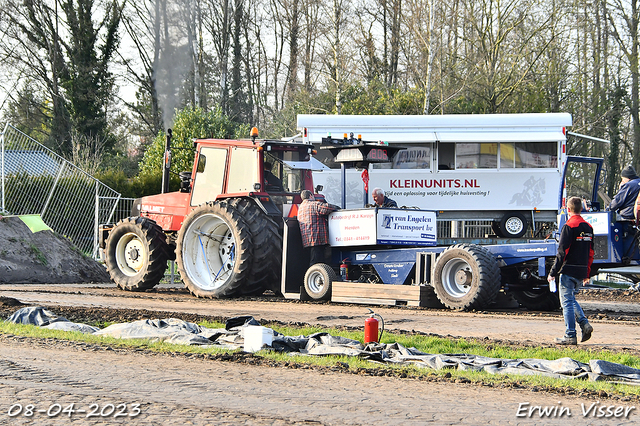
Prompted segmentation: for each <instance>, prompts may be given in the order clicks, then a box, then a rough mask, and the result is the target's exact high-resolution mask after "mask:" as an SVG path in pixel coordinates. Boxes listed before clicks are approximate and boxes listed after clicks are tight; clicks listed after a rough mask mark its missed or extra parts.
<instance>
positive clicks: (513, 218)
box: [494, 212, 529, 238]
mask: <svg viewBox="0 0 640 426" xmlns="http://www.w3.org/2000/svg"><path fill="white" fill-rule="evenodd" d="M528 227H529V221H528V220H527V218H526V217H525V216H524V214H522V213H520V212H509V213H505V215H504V216H502V220H500V227H499V230H500V234H501V235H499V236H501V237H503V238H520V237H522V236H524V234H526V233H527V228H528ZM494 232H495V229H494Z"/></svg>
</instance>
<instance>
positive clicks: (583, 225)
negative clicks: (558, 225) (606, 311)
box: [547, 197, 593, 345]
mask: <svg viewBox="0 0 640 426" xmlns="http://www.w3.org/2000/svg"><path fill="white" fill-rule="evenodd" d="M581 211H582V200H580V198H578V197H571V198H570V199H569V201H567V213H568V214H569V219H568V220H567V223H565V225H564V226H563V227H562V232H561V233H560V241H559V242H558V254H557V255H556V260H555V262H554V263H553V266H552V267H551V271H549V276H548V277H547V279H548V280H549V282H551V281H553V280H554V279H555V278H556V277H557V276H558V275H560V284H559V289H560V303H561V305H562V313H563V315H564V324H565V326H566V328H567V329H566V331H565V334H564V337H560V338H557V339H556V343H558V344H560V345H576V344H578V338H577V337H576V320H577V321H578V324H579V325H580V330H581V331H582V340H581V341H582V342H586V341H587V340H589V339H590V338H591V333H592V332H593V327H592V326H591V324H589V321H588V320H587V317H586V316H585V315H584V312H583V311H582V308H581V307H580V305H579V304H578V302H577V301H576V296H575V293H576V291H577V290H578V288H579V286H580V282H582V284H583V285H584V284H587V283H588V282H589V274H590V272H591V264H592V263H593V228H592V227H591V225H589V224H588V223H587V222H586V221H585V220H584V219H583V218H582V216H580V212H581Z"/></svg>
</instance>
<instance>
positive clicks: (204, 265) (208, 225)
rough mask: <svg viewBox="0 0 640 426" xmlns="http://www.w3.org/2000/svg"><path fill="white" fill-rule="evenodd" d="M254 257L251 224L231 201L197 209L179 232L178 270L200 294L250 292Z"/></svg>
mask: <svg viewBox="0 0 640 426" xmlns="http://www.w3.org/2000/svg"><path fill="white" fill-rule="evenodd" d="M214 232H218V234H214ZM214 237H219V238H218V239H216V238H214ZM252 257H253V241H252V239H251V234H250V232H249V226H248V225H247V223H246V222H245V221H244V219H243V218H242V215H241V214H240V213H239V212H238V211H237V210H236V209H235V208H234V207H233V206H232V205H231V204H230V203H229V202H227V201H213V202H208V203H206V204H203V205H201V206H199V207H197V208H195V209H194V210H193V211H192V212H191V213H189V215H187V217H186V218H185V219H184V222H183V223H182V227H181V228H180V231H179V232H178V239H177V241H176V262H177V264H178V272H179V273H180V276H181V278H182V281H183V282H184V284H185V286H186V287H187V288H188V289H189V291H190V292H191V294H193V295H194V296H196V297H208V298H223V297H237V296H244V295H246V294H247V293H248V292H250V291H251V290H252V289H251V287H247V280H248V277H249V273H250V269H251V268H250V267H251V259H252ZM216 277H217V278H216Z"/></svg>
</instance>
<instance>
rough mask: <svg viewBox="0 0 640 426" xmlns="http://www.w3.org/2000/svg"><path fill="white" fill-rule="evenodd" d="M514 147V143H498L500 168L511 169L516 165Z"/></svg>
mask: <svg viewBox="0 0 640 426" xmlns="http://www.w3.org/2000/svg"><path fill="white" fill-rule="evenodd" d="M515 152H516V147H515V144H514V143H501V144H500V168H501V169H513V168H515V167H516V154H515Z"/></svg>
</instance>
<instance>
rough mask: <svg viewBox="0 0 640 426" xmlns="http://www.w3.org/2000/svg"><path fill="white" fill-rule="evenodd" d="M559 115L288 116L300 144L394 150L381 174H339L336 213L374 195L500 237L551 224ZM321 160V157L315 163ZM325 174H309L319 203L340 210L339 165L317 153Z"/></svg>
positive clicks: (373, 168)
mask: <svg viewBox="0 0 640 426" xmlns="http://www.w3.org/2000/svg"><path fill="white" fill-rule="evenodd" d="M571 124H572V121H571V115H570V114H567V113H545V114H491V115H484V114H478V115H411V116H401V115H380V116H374V115H308V114H307V115H298V130H299V131H300V132H301V133H302V135H303V140H304V141H305V142H307V143H312V144H314V145H316V146H318V147H319V145H320V144H321V141H322V138H326V137H327V136H331V137H332V138H340V137H342V136H343V135H346V137H347V138H351V137H352V135H353V137H355V138H358V137H359V136H360V137H361V138H362V140H363V141H366V142H380V143H381V144H389V145H400V146H403V147H406V148H407V149H406V150H403V151H401V152H399V153H398V154H397V155H396V157H395V159H394V161H393V163H391V164H371V165H370V166H369V170H368V173H369V179H370V180H369V193H368V197H367V199H365V193H364V189H363V188H364V186H363V182H362V178H361V173H362V170H360V171H358V170H347V171H346V177H347V178H346V188H347V190H346V192H347V194H346V200H347V202H346V204H347V205H346V207H347V208H359V207H362V206H363V205H365V204H370V203H373V201H372V197H371V191H372V189H373V188H376V187H379V188H381V189H383V190H384V191H385V193H386V194H387V196H389V198H392V199H394V200H395V201H396V202H397V203H398V205H399V206H406V207H417V208H419V209H423V210H436V211H438V212H439V218H441V219H446V220H470V219H474V220H492V221H494V230H496V232H497V233H499V234H501V235H500V236H502V237H520V236H522V235H524V233H525V232H526V230H527V227H528V225H529V223H530V222H531V223H535V222H540V221H544V222H553V221H555V220H556V215H557V213H558V208H559V205H558V204H559V200H560V198H561V196H560V194H561V190H562V188H560V185H561V180H562V170H563V168H564V163H565V161H566V155H567V154H566V127H567V126H571ZM325 152H326V155H323V154H324V153H325ZM316 158H317V159H319V160H320V161H322V162H323V163H324V164H325V165H327V166H329V167H330V168H331V170H325V171H322V172H314V174H313V179H314V182H315V183H316V184H321V185H323V187H324V191H323V193H324V195H325V196H326V198H327V199H328V201H329V202H331V203H334V204H340V202H341V199H342V192H341V189H340V188H341V185H340V182H341V175H340V173H341V171H340V165H339V164H336V163H334V162H333V158H332V156H331V155H330V154H329V153H328V152H327V151H326V150H324V152H323V150H318V156H317V157H316Z"/></svg>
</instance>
